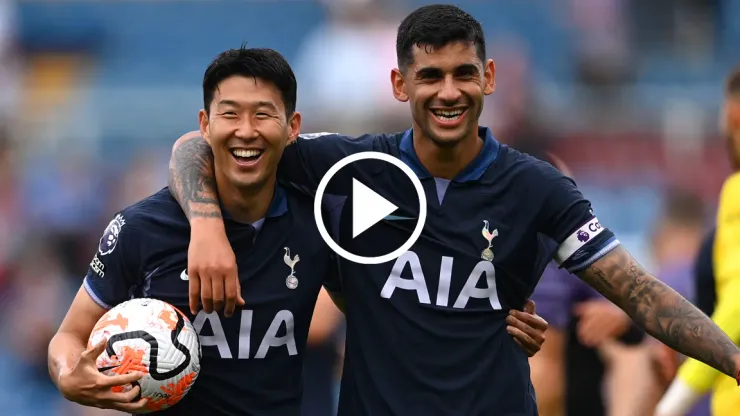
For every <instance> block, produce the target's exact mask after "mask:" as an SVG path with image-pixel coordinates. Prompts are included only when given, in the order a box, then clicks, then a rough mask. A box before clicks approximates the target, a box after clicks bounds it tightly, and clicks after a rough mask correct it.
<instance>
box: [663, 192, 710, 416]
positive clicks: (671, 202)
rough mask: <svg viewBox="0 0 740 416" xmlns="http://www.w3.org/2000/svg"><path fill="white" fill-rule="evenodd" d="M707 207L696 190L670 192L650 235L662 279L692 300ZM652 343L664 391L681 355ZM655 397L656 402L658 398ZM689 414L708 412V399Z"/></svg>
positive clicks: (700, 415)
mask: <svg viewBox="0 0 740 416" xmlns="http://www.w3.org/2000/svg"><path fill="white" fill-rule="evenodd" d="M704 211H705V210H704V204H703V202H702V200H701V199H699V198H698V197H697V196H695V195H694V194H693V193H690V192H686V191H680V190H671V191H669V192H667V197H666V199H665V202H664V207H663V210H662V213H661V215H660V217H659V218H658V220H657V221H656V226H655V228H654V230H653V234H652V239H651V242H652V251H653V258H654V260H655V264H656V266H657V269H658V276H659V277H660V279H661V280H663V281H664V282H665V283H666V284H668V285H669V286H671V287H672V288H673V289H674V290H676V291H677V292H678V293H680V294H681V295H683V296H684V297H686V298H687V299H691V300H693V301H698V299H697V294H696V291H695V287H696V275H695V265H696V261H695V259H696V258H697V253H699V249H700V246H701V242H702V238H703V234H704V225H705V219H706V217H705V212H704ZM650 344H651V349H652V354H653V358H654V360H655V364H657V367H655V368H656V370H657V374H656V375H655V377H656V379H655V381H656V385H655V387H656V388H657V389H658V392H659V394H662V393H663V392H664V391H665V389H666V387H667V385H668V383H670V381H671V379H672V378H673V377H674V376H675V373H676V369H677V368H678V364H679V359H680V358H679V354H678V353H676V352H675V351H674V350H672V349H671V348H669V347H667V346H665V345H663V344H660V343H658V342H657V341H655V340H654V339H651V342H650ZM652 400H653V403H655V401H656V399H652ZM689 414H690V415H692V416H705V415H709V406H708V402H703V403H701V404H700V405H697V406H696V407H695V409H694V410H693V411H692V412H691V413H689Z"/></svg>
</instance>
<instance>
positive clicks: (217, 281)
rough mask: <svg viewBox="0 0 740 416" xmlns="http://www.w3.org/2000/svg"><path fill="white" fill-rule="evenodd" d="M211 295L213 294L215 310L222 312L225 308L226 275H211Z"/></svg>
mask: <svg viewBox="0 0 740 416" xmlns="http://www.w3.org/2000/svg"><path fill="white" fill-rule="evenodd" d="M211 295H212V296H213V310H214V311H215V312H221V311H223V310H224V300H225V298H226V295H225V294H224V277H223V276H211Z"/></svg>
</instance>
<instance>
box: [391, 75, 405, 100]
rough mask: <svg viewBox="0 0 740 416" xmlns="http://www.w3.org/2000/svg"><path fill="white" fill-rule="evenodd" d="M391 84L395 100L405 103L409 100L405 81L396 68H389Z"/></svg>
mask: <svg viewBox="0 0 740 416" xmlns="http://www.w3.org/2000/svg"><path fill="white" fill-rule="evenodd" d="M391 86H392V87H393V96H394V97H396V100H398V101H400V102H402V103H405V102H406V101H408V100H409V94H408V91H407V90H406V81H405V80H404V79H403V74H402V73H401V70H400V69H398V68H393V69H392V70H391Z"/></svg>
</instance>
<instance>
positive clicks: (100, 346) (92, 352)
mask: <svg viewBox="0 0 740 416" xmlns="http://www.w3.org/2000/svg"><path fill="white" fill-rule="evenodd" d="M106 345H108V340H106V339H104V340H102V341H100V342H98V343H97V344H95V345H94V346H93V347H92V348H89V349H87V350H85V351H83V352H82V354H81V355H80V358H81V359H82V358H85V359H91V360H93V361H94V360H97V359H98V357H100V354H102V353H103V351H105V346H106Z"/></svg>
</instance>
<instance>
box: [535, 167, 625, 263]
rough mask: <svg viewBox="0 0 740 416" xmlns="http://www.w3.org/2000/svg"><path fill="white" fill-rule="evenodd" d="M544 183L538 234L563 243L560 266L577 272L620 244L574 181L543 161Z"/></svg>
mask: <svg viewBox="0 0 740 416" xmlns="http://www.w3.org/2000/svg"><path fill="white" fill-rule="evenodd" d="M540 180H541V184H543V185H544V186H545V188H544V189H545V195H546V196H545V198H544V200H543V202H542V206H541V209H540V211H539V221H538V223H539V230H538V231H539V232H541V233H543V234H545V235H547V236H549V237H550V238H552V239H553V240H555V241H556V242H557V243H558V244H559V246H558V249H557V250H556V252H555V258H554V260H555V262H556V263H557V264H558V265H559V266H560V267H562V268H565V269H566V270H568V271H569V272H571V273H577V272H579V271H581V270H583V269H585V268H586V267H588V266H590V265H591V264H593V263H594V262H596V261H597V260H598V259H600V258H601V257H603V256H604V255H605V254H607V253H608V252H609V251H611V250H612V249H613V248H615V247H616V246H618V245H619V241H618V240H617V239H616V237H615V236H614V234H613V233H612V232H611V231H609V230H608V229H606V228H605V227H603V226H602V225H601V223H600V222H599V219H598V218H597V217H596V215H595V214H594V211H593V209H592V208H591V203H590V202H589V201H588V200H587V199H586V198H585V197H584V196H583V194H581V191H579V190H578V188H577V187H576V184H575V182H574V181H573V180H572V179H570V178H568V177H566V176H565V175H563V174H562V173H560V172H559V171H558V170H557V169H555V168H554V167H552V166H551V165H549V164H546V163H544V162H543V163H542V166H541V178H540Z"/></svg>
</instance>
